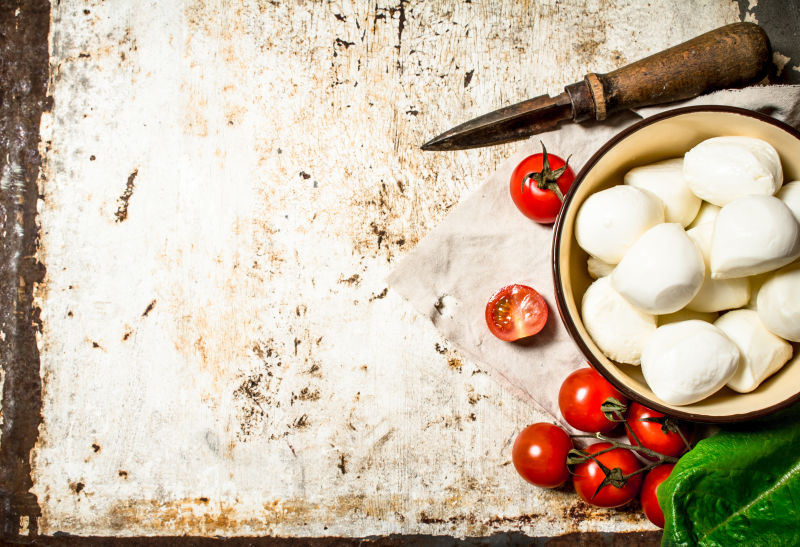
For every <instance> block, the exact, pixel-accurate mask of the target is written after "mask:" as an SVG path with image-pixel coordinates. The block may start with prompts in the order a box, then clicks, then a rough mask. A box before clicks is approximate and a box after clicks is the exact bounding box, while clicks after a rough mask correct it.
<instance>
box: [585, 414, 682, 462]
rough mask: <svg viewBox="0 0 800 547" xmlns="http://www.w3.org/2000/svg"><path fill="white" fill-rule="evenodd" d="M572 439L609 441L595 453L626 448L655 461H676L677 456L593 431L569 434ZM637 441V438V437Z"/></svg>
mask: <svg viewBox="0 0 800 547" xmlns="http://www.w3.org/2000/svg"><path fill="white" fill-rule="evenodd" d="M626 425H627V424H626ZM570 437H572V438H573V439H586V438H592V439H599V440H601V441H605V442H607V443H611V445H612V446H611V448H608V449H605V450H603V451H602V452H597V454H602V453H603V452H610V451H611V450H614V449H615V448H626V449H628V450H633V451H635V452H638V453H639V454H643V455H645V456H650V457H651V458H656V463H659V464H660V463H676V462H677V461H678V458H674V457H672V456H665V455H664V454H661V453H660V452H656V451H655V450H650V449H649V448H645V447H644V446H641V445H639V446H633V445H631V444H628V443H621V442H619V441H615V440H614V439H609V438H608V437H606V436H604V435H601V434H600V433H595V434H594V435H570ZM637 442H638V439H637Z"/></svg>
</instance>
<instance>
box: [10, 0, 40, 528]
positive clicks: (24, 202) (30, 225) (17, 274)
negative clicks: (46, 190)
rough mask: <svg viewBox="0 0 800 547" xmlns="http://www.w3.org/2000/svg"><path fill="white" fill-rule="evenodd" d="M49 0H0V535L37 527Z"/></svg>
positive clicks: (38, 514) (38, 512) (38, 513)
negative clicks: (0, 376)
mask: <svg viewBox="0 0 800 547" xmlns="http://www.w3.org/2000/svg"><path fill="white" fill-rule="evenodd" d="M49 30H50V3H49V1H48V0H13V1H6V2H2V4H0V176H1V177H2V180H3V181H4V182H5V184H3V185H2V187H0V206H1V207H2V209H3V211H2V212H3V213H4V215H3V216H4V218H3V219H2V220H3V223H4V226H3V228H4V237H3V238H2V241H0V323H1V324H2V334H3V336H2V341H0V364H1V365H2V367H3V369H4V371H5V381H4V384H3V401H2V410H3V424H2V428H0V527H1V528H0V529H1V530H2V535H0V537H2V538H4V539H6V540H9V539H12V538H15V537H19V531H20V518H21V517H27V519H28V524H27V527H28V530H29V532H30V533H31V534H34V535H35V534H36V533H37V519H38V518H39V516H40V514H41V513H40V508H39V504H38V500H37V499H36V496H35V495H34V494H33V493H31V491H30V490H31V487H32V486H33V482H32V480H31V463H30V455H31V450H32V449H33V447H34V445H35V443H36V439H37V437H38V430H39V424H40V423H41V406H42V394H41V388H42V385H41V378H40V361H39V351H38V348H37V345H36V334H37V330H38V329H39V325H40V322H39V310H38V309H37V308H36V307H35V305H34V303H33V289H34V285H35V284H36V283H37V282H39V281H41V280H42V278H43V275H44V269H43V267H42V265H41V264H39V263H38V262H37V260H36V258H35V255H36V248H37V240H38V229H37V226H36V204H37V200H38V199H39V190H38V185H37V179H38V177H39V172H40V168H41V157H40V156H39V148H38V146H39V124H40V121H41V116H42V113H43V112H44V111H45V110H46V109H47V108H48V104H49V101H48V98H47V81H48V74H49V73H48V63H49V53H48V33H49Z"/></svg>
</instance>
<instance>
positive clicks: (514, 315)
mask: <svg viewBox="0 0 800 547" xmlns="http://www.w3.org/2000/svg"><path fill="white" fill-rule="evenodd" d="M547 314H548V312H547V303H546V302H545V301H544V298H542V295H541V294H539V293H538V292H536V291H535V290H534V289H532V288H530V287H528V286H526V285H508V286H507V287H503V288H502V289H500V290H499V291H497V292H496V293H495V295H494V296H492V297H491V298H490V299H489V302H487V303H486V314H485V315H486V324H487V325H488V326H489V330H490V331H491V332H492V334H494V335H495V336H497V337H498V338H499V339H500V340H505V341H506V342H513V341H514V340H519V339H520V338H525V337H526V336H532V335H534V334H536V333H537V332H539V331H540V330H542V328H544V324H545V323H546V322H547Z"/></svg>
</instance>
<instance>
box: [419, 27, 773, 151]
mask: <svg viewBox="0 0 800 547" xmlns="http://www.w3.org/2000/svg"><path fill="white" fill-rule="evenodd" d="M771 60H772V49H771V46H770V43H769V38H768V37H767V34H766V33H765V32H764V30H763V29H762V28H761V27H759V26H758V25H756V24H754V23H733V24H731V25H726V26H724V27H721V28H718V29H716V30H712V31H711V32H707V33H705V34H702V35H700V36H698V37H696V38H693V39H691V40H689V41H688V42H684V43H682V44H679V45H677V46H674V47H671V48H669V49H666V50H664V51H662V52H660V53H656V54H655V55H651V56H649V57H646V58H644V59H641V60H639V61H636V62H634V63H632V64H630V65H627V66H624V67H622V68H619V69H617V70H615V71H613V72H609V73H607V74H599V73H593V72H591V73H589V74H587V75H586V77H585V78H584V79H583V80H582V81H580V82H576V83H574V84H570V85H568V86H566V87H565V88H564V92H563V93H560V94H558V95H556V96H555V97H550V96H549V95H541V96H539V97H535V98H533V99H528V100H526V101H522V102H520V103H517V104H514V105H510V106H506V107H503V108H501V109H499V110H495V111H493V112H489V113H488V114H484V115H483V116H479V117H477V118H474V119H472V120H469V121H468V122H465V123H462V124H460V125H457V126H456V127H453V128H452V129H450V130H448V131H445V132H444V133H442V134H441V135H439V136H437V137H434V138H433V139H431V140H429V141H428V142H426V143H425V144H423V145H422V147H421V148H422V150H437V151H440V150H462V149H467V148H479V147H482V146H492V145H496V144H502V143H506V142H511V141H515V140H520V139H524V138H527V137H530V136H531V135H535V134H536V133H540V132H542V131H546V130H548V129H551V128H553V127H555V126H557V125H558V124H559V123H561V122H564V121H573V122H577V123H580V122H584V121H586V120H591V119H594V120H598V121H602V120H605V119H606V117H607V116H609V115H611V114H614V113H616V112H619V111H621V110H627V109H630V108H636V107H641V106H650V105H657V104H664V103H668V102H673V101H678V100H681V99H689V98H691V97H696V96H698V95H702V94H703V93H707V92H709V91H713V90H717V89H724V88H728V87H743V86H746V85H750V84H753V83H756V82H758V81H760V80H762V79H763V78H764V77H765V76H766V75H767V73H768V71H769V67H770V63H771Z"/></svg>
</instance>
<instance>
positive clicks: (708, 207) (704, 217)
mask: <svg viewBox="0 0 800 547" xmlns="http://www.w3.org/2000/svg"><path fill="white" fill-rule="evenodd" d="M720 209H722V207H720V206H719V205H714V204H713V203H709V202H707V201H704V202H702V204H701V205H700V210H699V211H697V216H696V217H694V220H693V221H692V223H691V224H689V226H688V227H687V228H690V229H691V228H695V227H697V226H700V225H701V224H706V223H707V222H714V221H715V220H716V218H717V215H718V214H719V211H720Z"/></svg>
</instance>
